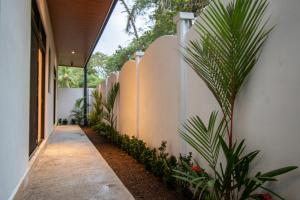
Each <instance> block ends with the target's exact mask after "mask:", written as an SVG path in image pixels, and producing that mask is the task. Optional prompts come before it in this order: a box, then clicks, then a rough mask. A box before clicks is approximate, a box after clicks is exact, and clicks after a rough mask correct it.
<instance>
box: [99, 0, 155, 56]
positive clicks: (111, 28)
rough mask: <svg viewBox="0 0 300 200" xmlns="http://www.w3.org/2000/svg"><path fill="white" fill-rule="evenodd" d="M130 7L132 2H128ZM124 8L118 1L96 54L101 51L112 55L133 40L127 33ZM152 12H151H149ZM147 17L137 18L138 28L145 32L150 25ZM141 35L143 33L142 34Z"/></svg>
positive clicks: (128, 0)
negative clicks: (147, 25)
mask: <svg viewBox="0 0 300 200" xmlns="http://www.w3.org/2000/svg"><path fill="white" fill-rule="evenodd" d="M126 2H127V3H128V4H129V6H130V5H131V3H132V0H127V1H126ZM124 10H125V9H124V7H123V5H122V4H121V3H120V1H118V3H117V4H116V6H115V8H114V10H113V13H112V14H111V16H110V18H109V20H108V23H107V24H106V27H105V29H104V31H103V33H102V36H101V37H100V40H99V41H98V44H97V45H96V47H95V49H94V53H95V52H97V51H100V52H102V53H104V54H106V55H112V54H113V53H114V52H115V50H116V49H118V46H119V45H121V46H122V47H124V46H127V45H128V44H129V43H130V41H131V40H132V39H133V36H132V35H128V34H127V33H126V32H125V28H126V23H127V14H126V13H125V12H124ZM149 12H150V11H149ZM148 20H149V19H148V18H147V17H139V18H137V21H136V25H137V27H138V28H139V27H143V31H145V30H147V29H148V28H149V27H148V28H147V27H146V23H147V24H149V23H148ZM140 34H141V33H140Z"/></svg>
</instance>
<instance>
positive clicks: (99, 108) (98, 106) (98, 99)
mask: <svg viewBox="0 0 300 200" xmlns="http://www.w3.org/2000/svg"><path fill="white" fill-rule="evenodd" d="M91 96H92V97H93V104H92V111H91V112H90V113H89V122H90V125H91V126H94V125H96V124H97V123H100V122H101V121H102V119H103V115H104V112H103V105H102V101H103V100H102V94H101V93H100V92H98V91H97V89H95V90H94V91H93V92H92V95H91Z"/></svg>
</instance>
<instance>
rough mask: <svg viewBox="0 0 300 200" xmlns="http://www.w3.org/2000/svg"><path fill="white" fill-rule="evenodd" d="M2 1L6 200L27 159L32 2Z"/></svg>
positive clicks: (1, 189) (0, 118)
mask: <svg viewBox="0 0 300 200" xmlns="http://www.w3.org/2000/svg"><path fill="white" fill-rule="evenodd" d="M0 4H1V6H0V44H1V45H0V71H1V72H0V91H1V98H0V112H1V114H0V127H1V131H0V137H1V140H0V160H1V164H0V199H3V200H5V199H8V198H9V197H10V195H11V194H12V192H13V190H14V189H15V187H16V186H17V184H18V182H19V180H20V178H21V177H22V176H23V174H24V173H25V171H26V168H27V163H28V152H29V135H28V133H29V88H30V87H29V76H30V74H29V73H30V20H31V18H30V16H31V2H30V1H20V0H1V1H0Z"/></svg>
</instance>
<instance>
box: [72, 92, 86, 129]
mask: <svg viewBox="0 0 300 200" xmlns="http://www.w3.org/2000/svg"><path fill="white" fill-rule="evenodd" d="M83 100H84V98H80V99H77V100H76V102H75V105H74V108H73V109H72V110H71V117H73V118H74V119H75V120H76V123H77V124H81V122H82V120H83V118H84V101H83Z"/></svg>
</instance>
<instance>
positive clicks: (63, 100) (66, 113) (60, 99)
mask: <svg viewBox="0 0 300 200" xmlns="http://www.w3.org/2000/svg"><path fill="white" fill-rule="evenodd" d="M93 90H94V89H93V88H88V95H87V103H88V106H89V108H88V111H89V110H90V109H91V106H92V103H93V102H92V100H93V99H92V98H91V93H92V91H93ZM80 98H83V88H58V92H57V119H59V118H61V119H64V118H67V119H68V120H71V119H72V117H71V116H70V115H71V111H72V110H73V108H74V106H75V102H76V100H77V99H80ZM69 122H70V121H69Z"/></svg>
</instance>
